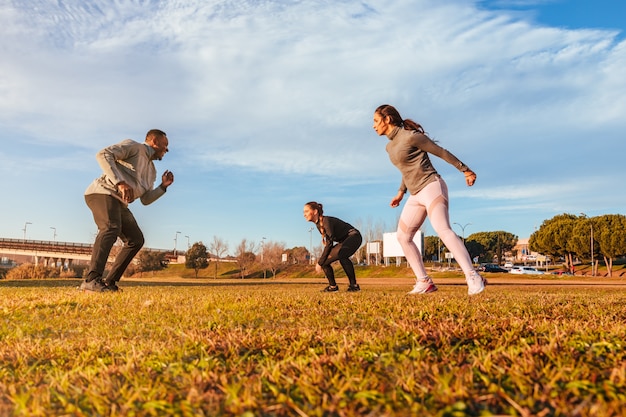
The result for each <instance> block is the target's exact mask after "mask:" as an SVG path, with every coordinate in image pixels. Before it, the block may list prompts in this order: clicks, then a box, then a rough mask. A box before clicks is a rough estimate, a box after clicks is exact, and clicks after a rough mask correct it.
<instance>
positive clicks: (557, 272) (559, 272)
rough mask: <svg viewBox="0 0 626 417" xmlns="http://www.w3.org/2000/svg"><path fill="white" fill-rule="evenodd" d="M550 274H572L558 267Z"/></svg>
mask: <svg viewBox="0 0 626 417" xmlns="http://www.w3.org/2000/svg"><path fill="white" fill-rule="evenodd" d="M552 275H574V274H572V273H571V272H570V271H565V270H563V269H558V270H556V271H552Z"/></svg>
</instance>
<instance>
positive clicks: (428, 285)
mask: <svg viewBox="0 0 626 417" xmlns="http://www.w3.org/2000/svg"><path fill="white" fill-rule="evenodd" d="M435 291H437V286H436V285H435V283H434V282H433V280H432V279H431V278H430V277H427V278H426V279H418V280H417V283H415V286H414V287H413V289H412V290H411V291H409V292H408V293H407V294H428V293H430V292H435Z"/></svg>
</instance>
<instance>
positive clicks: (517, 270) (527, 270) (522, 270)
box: [510, 266, 543, 275]
mask: <svg viewBox="0 0 626 417" xmlns="http://www.w3.org/2000/svg"><path fill="white" fill-rule="evenodd" d="M510 272H511V274H529V275H543V272H541V271H539V270H537V269H536V268H533V267H532V266H514V267H513V268H511V271H510Z"/></svg>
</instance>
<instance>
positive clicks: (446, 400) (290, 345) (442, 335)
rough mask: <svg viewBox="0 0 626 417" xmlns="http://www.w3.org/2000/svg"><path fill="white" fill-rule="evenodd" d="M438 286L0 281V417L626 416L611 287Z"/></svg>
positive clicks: (620, 302) (618, 308)
mask: <svg viewBox="0 0 626 417" xmlns="http://www.w3.org/2000/svg"><path fill="white" fill-rule="evenodd" d="M343 281H344V280H343V279H342V280H341V281H340V284H341V285H340V286H341V287H342V289H345V283H344V282H343ZM436 281H437V283H438V284H439V285H440V290H439V291H438V292H436V293H433V294H428V295H425V296H417V297H416V296H407V295H405V293H406V291H407V290H409V289H410V287H411V285H410V283H411V280H410V279H405V278H402V279H384V278H378V279H362V280H361V282H360V283H361V287H362V288H363V291H362V292H360V293H346V292H340V293H336V294H324V293H320V292H319V290H320V289H321V288H322V286H323V284H322V282H323V281H322V280H319V279H309V280H303V279H292V280H282V281H275V280H264V281H261V280H230V281H228V280H218V281H214V280H210V279H206V280H193V281H190V280H182V279H171V280H168V279H167V278H166V277H159V278H155V279H151V280H146V279H144V280H135V281H126V282H125V281H122V283H123V284H124V283H125V284H126V286H125V288H124V291H123V292H121V293H115V294H89V293H81V292H79V291H77V290H76V286H77V285H78V282H79V281H78V280H73V281H72V280H44V281H0V416H10V415H16V416H22V415H23V416H50V415H63V416H165V415H173V416H218V415H227V416H231V415H233V416H364V415H366V416H394V415H397V416H413V415H418V416H478V415H511V416H626V353H625V345H626V284H625V283H623V282H622V281H621V280H614V281H610V282H609V281H605V282H604V285H588V283H586V282H580V283H577V284H576V285H573V284H574V283H572V282H563V281H555V280H549V281H542V280H528V281H524V280H511V279H510V278H507V277H495V278H494V279H492V281H493V285H490V286H489V287H488V288H487V291H486V292H485V293H483V294H480V295H478V296H474V297H471V298H470V297H468V296H467V294H466V291H467V290H466V287H465V286H464V285H463V283H462V280H460V279H454V278H452V279H448V278H440V279H437V280H436Z"/></svg>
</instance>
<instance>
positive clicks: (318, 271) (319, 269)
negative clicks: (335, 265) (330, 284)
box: [315, 264, 324, 274]
mask: <svg viewBox="0 0 626 417" xmlns="http://www.w3.org/2000/svg"><path fill="white" fill-rule="evenodd" d="M315 272H317V273H318V274H321V273H322V272H324V271H323V270H322V267H321V266H320V264H315Z"/></svg>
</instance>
